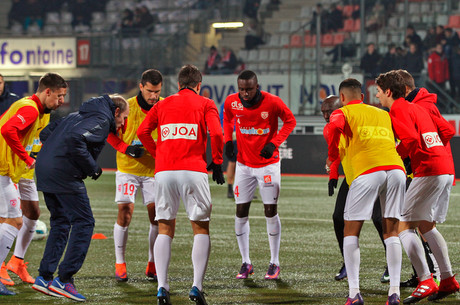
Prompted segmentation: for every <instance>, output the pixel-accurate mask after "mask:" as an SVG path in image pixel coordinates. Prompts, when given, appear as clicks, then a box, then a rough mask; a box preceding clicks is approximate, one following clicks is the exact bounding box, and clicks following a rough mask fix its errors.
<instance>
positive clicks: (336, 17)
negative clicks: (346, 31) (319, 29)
mask: <svg viewBox="0 0 460 305" xmlns="http://www.w3.org/2000/svg"><path fill="white" fill-rule="evenodd" d="M341 28H343V15H342V11H341V10H340V9H339V6H338V5H337V4H332V5H331V11H330V12H329V15H328V16H327V29H328V30H330V31H332V32H337V31H338V30H340V29H341Z"/></svg>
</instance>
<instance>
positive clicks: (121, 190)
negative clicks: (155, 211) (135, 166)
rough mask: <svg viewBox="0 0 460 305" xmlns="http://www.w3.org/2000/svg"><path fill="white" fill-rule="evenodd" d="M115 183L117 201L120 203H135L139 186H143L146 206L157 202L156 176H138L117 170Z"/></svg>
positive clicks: (143, 197)
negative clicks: (155, 193) (155, 192)
mask: <svg viewBox="0 0 460 305" xmlns="http://www.w3.org/2000/svg"><path fill="white" fill-rule="evenodd" d="M115 183H116V185H117V190H116V194H115V202H117V203H118V204H121V203H129V202H132V203H134V202H135V200H136V194H137V189H138V188H141V191H142V193H141V194H142V200H143V203H144V205H145V206H146V205H148V204H150V203H152V202H155V195H154V186H155V178H154V177H145V176H136V175H132V174H126V173H122V172H119V171H117V172H116V173H115Z"/></svg>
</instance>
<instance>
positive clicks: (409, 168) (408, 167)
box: [403, 157, 412, 176]
mask: <svg viewBox="0 0 460 305" xmlns="http://www.w3.org/2000/svg"><path fill="white" fill-rule="evenodd" d="M403 162H404V167H405V169H406V175H407V176H409V175H410V174H412V166H411V163H410V158H409V157H407V158H406V159H404V160H403Z"/></svg>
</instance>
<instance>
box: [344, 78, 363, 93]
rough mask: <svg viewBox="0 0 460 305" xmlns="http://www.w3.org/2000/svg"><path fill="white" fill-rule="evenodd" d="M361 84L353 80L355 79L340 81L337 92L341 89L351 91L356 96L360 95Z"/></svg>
mask: <svg viewBox="0 0 460 305" xmlns="http://www.w3.org/2000/svg"><path fill="white" fill-rule="evenodd" d="M361 87H362V85H361V83H360V82H359V81H358V80H357V79H355V78H347V79H346V80H344V81H342V82H341V83H340V85H339V92H340V90H342V89H349V90H351V91H353V92H354V93H356V94H358V93H359V94H361V93H362V91H361Z"/></svg>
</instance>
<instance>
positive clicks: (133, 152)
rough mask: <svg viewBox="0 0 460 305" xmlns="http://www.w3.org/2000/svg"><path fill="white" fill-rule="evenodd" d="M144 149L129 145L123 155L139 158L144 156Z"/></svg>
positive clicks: (139, 146)
mask: <svg viewBox="0 0 460 305" xmlns="http://www.w3.org/2000/svg"><path fill="white" fill-rule="evenodd" d="M144 153H145V149H144V148H143V147H142V146H141V145H129V146H128V147H127V148H126V151H125V154H127V155H128V156H130V157H133V158H140V157H142V156H143V155H144Z"/></svg>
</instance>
